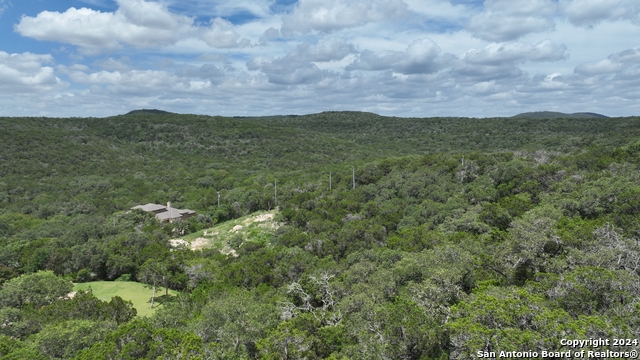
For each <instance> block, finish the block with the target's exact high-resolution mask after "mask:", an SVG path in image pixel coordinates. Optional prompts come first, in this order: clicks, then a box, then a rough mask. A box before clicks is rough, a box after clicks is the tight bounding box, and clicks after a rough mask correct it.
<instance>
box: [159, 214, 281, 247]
mask: <svg viewBox="0 0 640 360" xmlns="http://www.w3.org/2000/svg"><path fill="white" fill-rule="evenodd" d="M278 214H279V212H278V210H277V209H274V210H271V211H257V212H255V213H253V214H250V215H247V216H244V217H241V218H239V219H235V220H230V221H226V222H223V223H221V224H218V225H216V226H214V227H212V228H210V229H206V230H201V231H198V232H195V233H193V234H189V235H185V236H183V237H181V238H179V239H172V240H169V242H170V243H171V245H172V246H174V247H177V246H187V247H188V248H190V249H191V250H200V249H204V248H213V249H218V250H219V251H220V252H221V253H223V254H232V255H233V256H237V255H236V250H237V249H238V248H240V247H241V246H242V244H244V242H245V241H252V242H261V243H270V242H271V237H272V236H273V234H274V233H275V231H276V230H277V229H278V227H279V226H280V224H278V222H276V221H275V218H276V215H278Z"/></svg>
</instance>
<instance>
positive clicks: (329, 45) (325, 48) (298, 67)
mask: <svg viewBox="0 0 640 360" xmlns="http://www.w3.org/2000/svg"><path fill="white" fill-rule="evenodd" d="M355 52H356V50H355V48H354V46H353V45H351V44H348V43H345V42H343V41H341V40H336V39H329V40H325V41H320V42H318V43H317V44H309V43H302V44H299V45H298V46H296V48H295V49H293V50H292V51H290V52H289V53H288V54H287V55H286V56H284V57H281V58H275V59H274V58H267V57H255V58H253V59H251V60H249V61H248V62H247V63H246V66H247V69H249V70H251V71H255V70H260V71H261V72H262V73H264V74H266V75H267V77H268V79H269V82H270V83H272V84H279V85H300V84H310V83H316V82H319V81H321V80H323V79H325V78H328V77H335V76H336V74H334V73H332V72H330V71H328V70H322V69H320V68H319V67H318V66H317V65H316V64H315V63H323V62H330V61H339V60H342V59H344V58H345V57H346V56H347V55H349V54H352V53H355Z"/></svg>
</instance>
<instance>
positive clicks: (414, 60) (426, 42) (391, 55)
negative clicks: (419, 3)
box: [346, 39, 441, 74]
mask: <svg viewBox="0 0 640 360" xmlns="http://www.w3.org/2000/svg"><path fill="white" fill-rule="evenodd" d="M439 55H440V47H438V45H437V44H436V43H435V42H433V40H431V39H420V40H415V41H414V42H413V43H412V44H411V45H409V47H408V48H407V50H405V51H385V52H382V53H379V54H375V53H373V52H372V51H369V50H365V51H363V52H362V53H361V54H360V56H359V57H358V59H357V60H356V61H354V62H353V63H351V64H350V65H348V66H347V67H346V70H349V71H350V70H368V71H379V70H393V71H395V72H398V73H401V74H427V73H432V72H434V71H437V70H438V69H439V68H440V65H441V64H440V62H439Z"/></svg>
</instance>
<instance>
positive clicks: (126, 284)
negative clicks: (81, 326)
mask: <svg viewBox="0 0 640 360" xmlns="http://www.w3.org/2000/svg"><path fill="white" fill-rule="evenodd" d="M89 287H91V290H92V291H93V295H95V296H96V297H97V298H98V299H100V300H104V301H110V300H111V297H112V296H120V297H121V298H123V299H124V300H127V301H131V302H132V303H133V307H134V308H135V309H136V310H137V311H138V316H151V315H152V314H153V313H154V312H155V311H156V309H157V308H159V307H161V306H162V304H164V301H165V288H161V287H158V288H156V299H155V301H154V304H153V309H150V308H149V306H150V305H151V295H152V293H153V291H152V289H150V288H148V287H145V285H144V284H141V283H138V282H134V281H94V282H87V283H80V284H77V285H76V286H74V287H73V291H81V290H86V289H88V288H89ZM177 294H178V293H177V292H176V291H173V290H169V301H171V300H172V299H171V297H173V296H176V295H177Z"/></svg>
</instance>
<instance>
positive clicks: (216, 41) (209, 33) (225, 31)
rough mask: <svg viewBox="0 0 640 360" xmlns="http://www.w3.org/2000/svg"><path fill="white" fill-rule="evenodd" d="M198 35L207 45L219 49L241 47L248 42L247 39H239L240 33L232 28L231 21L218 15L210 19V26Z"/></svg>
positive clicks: (245, 45) (247, 44)
mask: <svg viewBox="0 0 640 360" xmlns="http://www.w3.org/2000/svg"><path fill="white" fill-rule="evenodd" d="M200 37H201V39H202V40H204V41H205V42H206V43H207V44H208V45H209V46H212V47H215V48H220V49H230V48H242V47H247V46H249V44H250V41H249V40H248V39H241V38H240V35H238V33H237V32H235V30H233V24H232V23H231V22H229V21H227V20H224V19H221V18H219V17H218V18H215V19H213V20H212V21H211V27H210V28H209V29H207V30H206V31H204V32H203V33H202V34H201V36H200Z"/></svg>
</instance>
